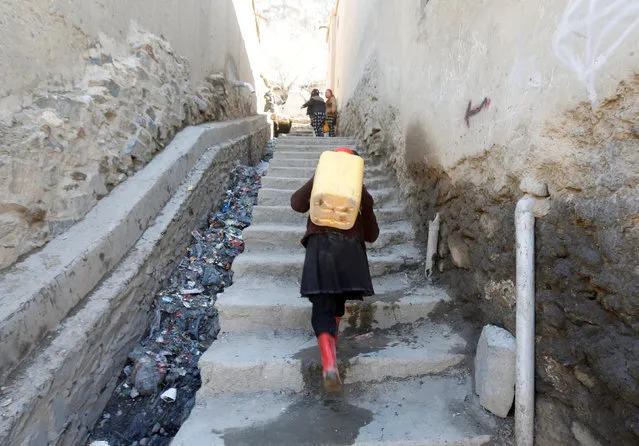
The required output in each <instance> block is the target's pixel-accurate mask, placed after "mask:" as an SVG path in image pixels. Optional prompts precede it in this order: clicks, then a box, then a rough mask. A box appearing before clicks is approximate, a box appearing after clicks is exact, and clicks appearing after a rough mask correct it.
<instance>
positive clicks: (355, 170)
mask: <svg viewBox="0 0 639 446" xmlns="http://www.w3.org/2000/svg"><path fill="white" fill-rule="evenodd" d="M363 184H364V160H363V159H362V158H361V157H359V156H357V155H352V154H350V153H346V152H344V151H339V152H324V153H322V155H321V156H320V159H319V162H318V163H317V168H316V169H315V178H314V180H313V189H312V191H311V203H310V204H311V209H310V216H311V221H312V222H313V223H315V224H316V225H317V226H326V227H329V228H336V229H344V230H348V229H351V228H352V227H353V226H354V225H355V220H356V219H357V215H358V214H359V207H360V204H361V202H362V185H363Z"/></svg>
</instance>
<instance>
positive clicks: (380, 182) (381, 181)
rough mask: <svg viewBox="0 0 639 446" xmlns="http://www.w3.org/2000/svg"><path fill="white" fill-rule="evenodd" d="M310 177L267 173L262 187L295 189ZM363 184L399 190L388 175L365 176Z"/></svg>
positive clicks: (370, 186) (369, 186) (368, 186)
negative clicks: (290, 176) (279, 175)
mask: <svg viewBox="0 0 639 446" xmlns="http://www.w3.org/2000/svg"><path fill="white" fill-rule="evenodd" d="M310 178H311V177H300V178H288V177H278V176H274V175H272V174H271V175H267V176H265V177H263V178H262V187H267V188H271V189H292V190H297V189H299V188H300V187H302V186H304V184H306V182H307V181H308V180H309V179H310ZM364 184H366V187H367V188H371V189H373V188H385V187H394V188H396V189H398V190H399V188H398V187H397V182H396V181H395V180H394V179H393V178H390V177H388V176H376V177H373V178H365V181H364Z"/></svg>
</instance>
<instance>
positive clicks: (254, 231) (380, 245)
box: [242, 222, 415, 252]
mask: <svg viewBox="0 0 639 446" xmlns="http://www.w3.org/2000/svg"><path fill="white" fill-rule="evenodd" d="M305 231H306V225H304V224H300V225H290V226H287V225H283V224H279V223H266V222H265V223H255V224H253V225H251V226H249V227H248V228H246V229H245V230H244V231H242V237H243V238H244V242H245V243H246V251H245V252H255V251H266V250H273V249H297V248H300V247H301V245H300V240H301V239H302V237H303V236H304V233H305ZM414 238H415V235H414V233H413V228H412V226H411V225H410V224H408V223H404V222H402V223H398V224H395V225H388V226H384V227H383V228H382V229H381V230H380V234H379V238H378V239H377V240H376V241H375V243H368V244H367V247H368V248H369V249H370V250H372V251H376V250H381V249H384V248H386V247H388V246H396V245H400V244H404V243H409V242H411V241H413V240H414Z"/></svg>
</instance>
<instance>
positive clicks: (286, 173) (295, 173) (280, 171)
mask: <svg viewBox="0 0 639 446" xmlns="http://www.w3.org/2000/svg"><path fill="white" fill-rule="evenodd" d="M267 175H272V176H274V177H284V178H304V177H306V178H310V177H312V176H313V175H315V167H269V168H268V173H267ZM381 175H384V176H385V175H386V171H385V169H384V168H383V167H382V166H371V167H369V168H367V169H365V170H364V182H366V181H367V180H368V179H370V178H373V177H376V176H381Z"/></svg>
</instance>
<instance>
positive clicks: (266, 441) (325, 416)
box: [223, 393, 373, 446]
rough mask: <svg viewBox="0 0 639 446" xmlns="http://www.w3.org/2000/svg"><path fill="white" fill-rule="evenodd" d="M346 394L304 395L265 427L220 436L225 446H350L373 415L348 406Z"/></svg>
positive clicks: (238, 429) (254, 427) (263, 425)
mask: <svg viewBox="0 0 639 446" xmlns="http://www.w3.org/2000/svg"><path fill="white" fill-rule="evenodd" d="M348 397H349V395H348V393H345V394H343V395H341V396H337V397H326V398H321V397H319V395H317V396H313V395H312V394H308V395H306V396H304V397H302V398H300V399H299V400H298V401H297V402H294V403H293V404H291V405H290V406H289V407H287V408H286V409H285V410H284V411H283V412H282V414H281V415H280V416H279V417H277V418H276V419H274V420H272V421H269V422H268V423H265V424H261V425H257V426H250V427H247V428H235V429H229V430H227V431H225V432H224V434H223V438H224V444H225V445H226V446H244V445H248V444H255V445H257V444H260V445H265V446H267V445H274V446H275V445H277V446H287V445H290V446H298V445H301V444H303V445H309V446H315V445H318V446H319V445H350V444H353V443H355V440H356V438H357V436H358V434H359V431H360V429H361V428H362V427H363V426H366V425H367V424H369V423H370V422H371V421H373V412H372V411H370V410H368V409H363V408H361V407H357V406H354V405H352V404H349V402H348Z"/></svg>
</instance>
